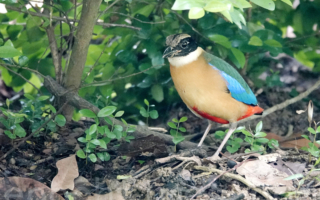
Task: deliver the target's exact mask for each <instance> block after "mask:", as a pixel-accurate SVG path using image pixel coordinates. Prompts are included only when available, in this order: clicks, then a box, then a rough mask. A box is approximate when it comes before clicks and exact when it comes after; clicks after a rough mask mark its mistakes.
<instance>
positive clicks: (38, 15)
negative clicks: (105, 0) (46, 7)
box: [6, 5, 141, 31]
mask: <svg viewBox="0 0 320 200" xmlns="http://www.w3.org/2000/svg"><path fill="white" fill-rule="evenodd" d="M6 8H7V9H9V10H13V11H17V12H20V13H26V14H30V15H32V16H37V17H45V18H48V19H49V18H50V16H49V15H46V14H42V13H36V12H29V11H23V10H22V9H21V8H17V7H14V6H10V5H6ZM52 19H53V20H57V21H64V22H68V20H67V19H66V18H64V17H57V16H52ZM69 21H70V22H79V20H77V19H69ZM96 25H99V26H103V27H122V28H130V29H133V30H137V31H140V30H141V28H139V27H135V26H130V25H126V24H113V23H104V22H96Z"/></svg>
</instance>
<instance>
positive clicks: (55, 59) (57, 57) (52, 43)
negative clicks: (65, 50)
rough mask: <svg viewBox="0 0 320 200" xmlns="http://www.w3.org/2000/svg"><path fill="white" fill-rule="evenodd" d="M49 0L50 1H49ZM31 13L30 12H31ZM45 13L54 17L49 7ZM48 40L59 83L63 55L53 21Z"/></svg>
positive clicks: (46, 0)
mask: <svg viewBox="0 0 320 200" xmlns="http://www.w3.org/2000/svg"><path fill="white" fill-rule="evenodd" d="M48 1H49V2H48ZM45 2H46V3H51V1H50V0H45ZM29 13H30V12H29ZM43 13H44V14H48V13H50V19H51V18H52V14H51V11H50V10H48V9H44V11H43ZM46 32H47V36H48V40H49V46H50V50H51V55H52V61H53V65H54V69H55V74H56V80H57V82H58V83H61V80H60V77H61V71H62V66H61V55H59V53H58V52H59V51H58V45H57V41H56V38H55V35H54V26H52V23H50V25H49V26H48V27H47V28H46Z"/></svg>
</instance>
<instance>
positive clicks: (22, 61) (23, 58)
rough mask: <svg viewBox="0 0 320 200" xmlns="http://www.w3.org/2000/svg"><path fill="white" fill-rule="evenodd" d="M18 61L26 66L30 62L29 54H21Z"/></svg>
mask: <svg viewBox="0 0 320 200" xmlns="http://www.w3.org/2000/svg"><path fill="white" fill-rule="evenodd" d="M18 61H19V65H20V66H24V65H26V64H27V63H28V61H29V59H28V57H27V56H20V57H19V59H18Z"/></svg>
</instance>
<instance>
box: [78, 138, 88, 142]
mask: <svg viewBox="0 0 320 200" xmlns="http://www.w3.org/2000/svg"><path fill="white" fill-rule="evenodd" d="M78 141H79V142H82V143H87V140H86V138H84V137H79V138H78Z"/></svg>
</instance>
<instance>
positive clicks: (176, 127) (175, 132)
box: [168, 117, 188, 145]
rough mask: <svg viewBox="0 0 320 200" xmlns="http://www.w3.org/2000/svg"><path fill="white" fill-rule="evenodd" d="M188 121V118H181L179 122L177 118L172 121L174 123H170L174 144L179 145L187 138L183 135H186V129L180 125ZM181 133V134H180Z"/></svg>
mask: <svg viewBox="0 0 320 200" xmlns="http://www.w3.org/2000/svg"><path fill="white" fill-rule="evenodd" d="M187 120H188V117H181V118H180V119H179V120H178V119H176V118H173V119H172V122H168V126H169V127H170V128H171V129H170V135H171V136H172V137H173V139H172V142H173V143H174V144H175V145H177V144H179V143H180V142H182V141H183V140H184V139H185V138H184V137H183V135H182V134H181V133H185V132H186V131H187V130H186V128H184V127H182V126H181V125H180V123H182V122H185V121H187ZM180 132H181V133H180Z"/></svg>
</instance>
